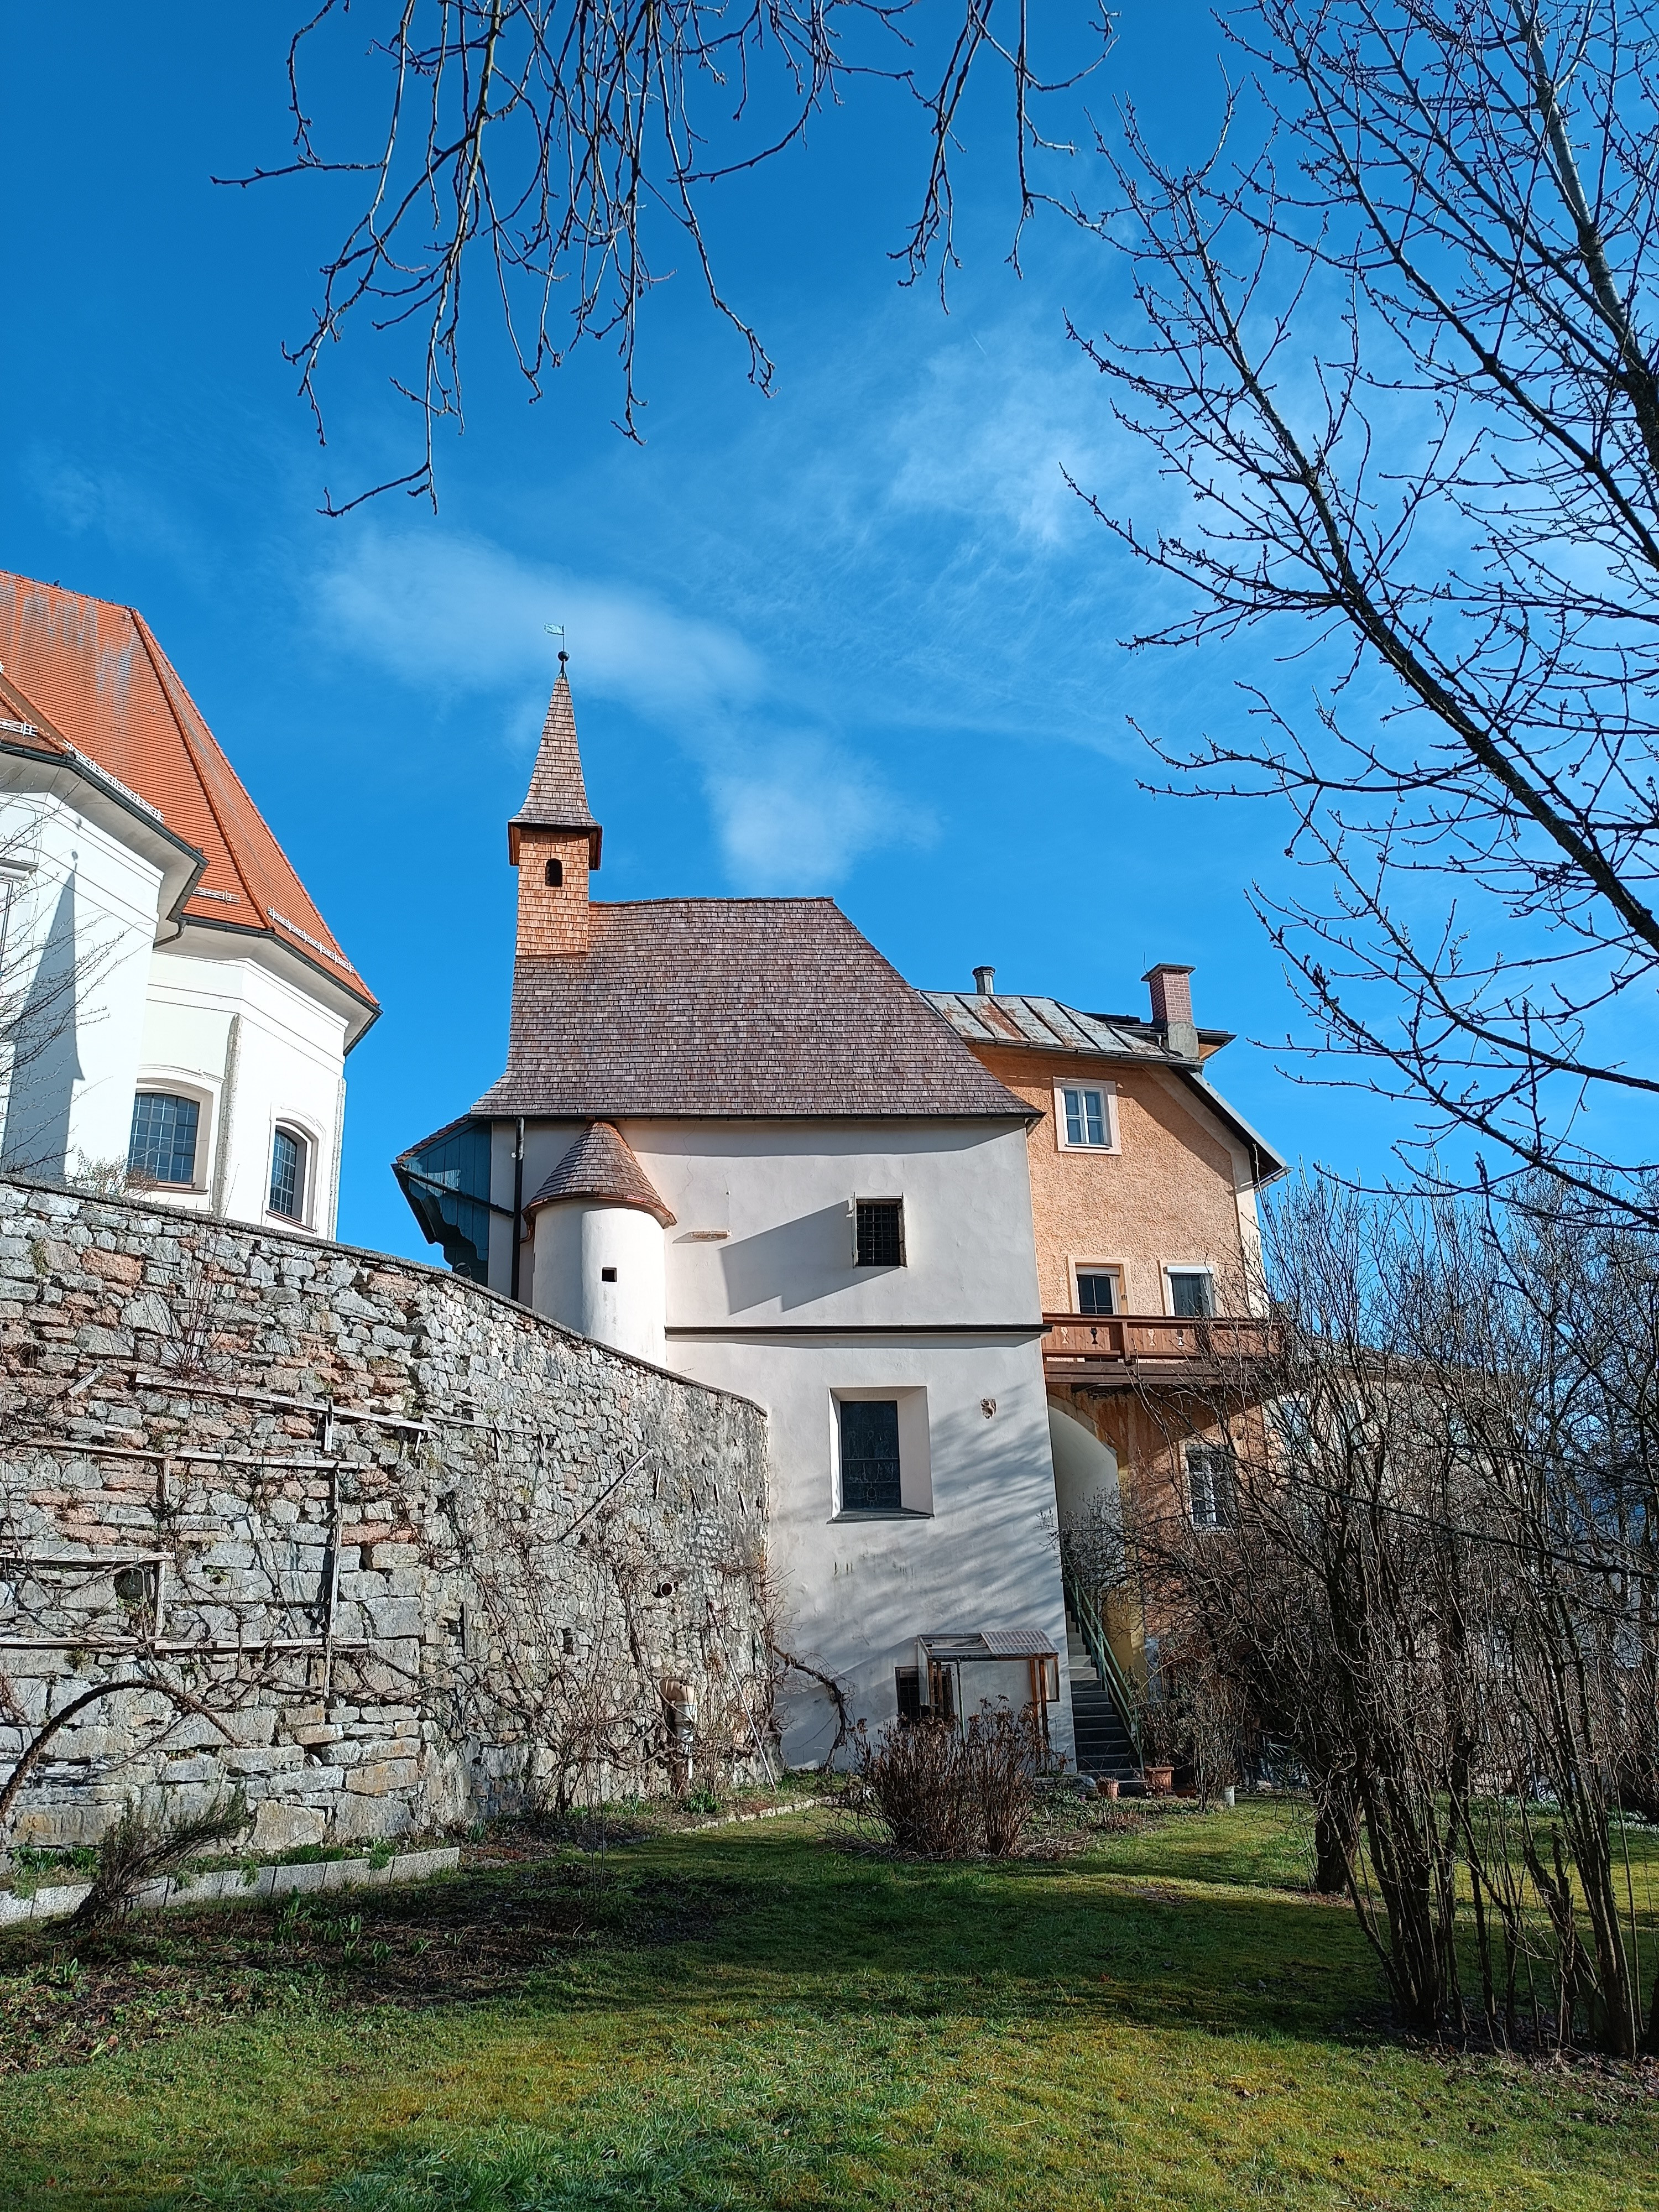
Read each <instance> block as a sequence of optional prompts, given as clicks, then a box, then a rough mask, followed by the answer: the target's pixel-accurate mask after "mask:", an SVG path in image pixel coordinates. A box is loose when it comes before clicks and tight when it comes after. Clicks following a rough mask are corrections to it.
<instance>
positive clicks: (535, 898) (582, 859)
mask: <svg viewBox="0 0 1659 2212" xmlns="http://www.w3.org/2000/svg"><path fill="white" fill-rule="evenodd" d="M564 658H565V657H564V655H563V653H561V654H560V655H559V675H558V681H557V682H556V684H554V686H553V696H552V697H551V698H550V700H549V701H548V702H547V720H546V721H545V722H544V724H543V725H542V742H541V747H540V750H538V753H537V755H536V766H535V769H534V772H533V773H532V775H531V778H530V789H529V790H528V791H527V792H526V794H525V802H524V805H522V806H521V807H520V809H519V811H518V812H517V813H516V814H515V815H514V816H513V819H512V820H511V821H510V822H509V823H507V859H508V860H510V861H511V862H512V863H513V866H514V867H515V868H516V869H517V870H518V872H519V945H518V957H519V958H520V960H525V959H532V960H533V959H548V958H554V959H556V958H558V957H560V956H561V955H567V956H568V955H570V954H573V953H583V952H586V950H587V933H588V916H587V878H588V877H589V875H590V874H591V873H592V872H593V870H594V869H596V868H597V867H598V866H599V845H600V842H601V840H602V838H603V836H604V834H605V833H604V831H603V830H602V829H600V827H599V823H597V822H596V821H595V820H594V819H593V817H592V814H591V812H590V811H588V805H587V787H586V784H585V783H584V782H583V781H582V757H581V754H580V750H578V747H577V744H576V714H575V709H574V707H573V706H572V705H571V702H570V682H569V678H568V677H567V676H566V674H565V672H564Z"/></svg>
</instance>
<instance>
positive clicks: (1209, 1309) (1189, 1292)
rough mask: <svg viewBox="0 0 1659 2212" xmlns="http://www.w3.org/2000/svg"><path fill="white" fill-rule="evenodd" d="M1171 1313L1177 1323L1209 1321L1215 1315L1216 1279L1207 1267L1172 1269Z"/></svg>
mask: <svg viewBox="0 0 1659 2212" xmlns="http://www.w3.org/2000/svg"><path fill="white" fill-rule="evenodd" d="M1170 1312H1171V1313H1172V1314H1173V1315H1174V1316H1176V1320H1177V1321H1208V1320H1210V1319H1211V1318H1212V1316H1213V1315H1214V1313H1215V1278H1214V1276H1213V1275H1212V1274H1211V1273H1210V1271H1209V1269H1208V1268H1207V1267H1171V1268H1170Z"/></svg>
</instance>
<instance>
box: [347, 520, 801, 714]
mask: <svg viewBox="0 0 1659 2212" xmlns="http://www.w3.org/2000/svg"><path fill="white" fill-rule="evenodd" d="M316 593H317V611H318V614H319V617H320V619H321V621H322V623H323V624H324V626H325V629H326V630H327V631H328V632H329V634H330V635H331V636H332V637H333V638H334V639H335V640H336V641H337V642H339V643H341V644H343V645H347V646H349V647H352V648H353V649H354V650H356V652H358V653H362V654H364V655H366V656H367V657H368V658H369V659H373V660H375V661H376V662H378V663H379V665H380V666H382V667H383V668H385V669H386V670H387V671H388V672H389V673H391V674H392V675H394V676H397V677H398V678H401V679H402V680H404V682H407V683H433V682H436V683H439V684H444V685H446V686H453V688H455V689H457V690H473V691H501V690H508V689H516V688H518V687H520V686H521V685H522V684H525V683H526V681H528V680H529V679H531V678H538V679H540V678H544V677H547V678H550V676H551V673H552V670H553V665H554V655H555V653H556V650H557V641H556V639H554V638H551V637H550V636H549V635H548V634H547V625H548V624H549V623H563V624H564V626H565V629H566V633H567V638H568V645H569V649H570V653H571V656H572V660H573V664H574V665H576V666H578V667H579V668H580V675H581V682H582V684H583V687H584V689H586V690H588V691H591V692H592V693H593V694H594V695H596V696H599V697H600V698H606V699H617V700H619V701H621V702H622V703H623V704H624V705H625V706H628V707H630V708H634V709H635V711H636V712H638V713H641V714H646V715H648V716H651V717H653V718H655V717H657V716H659V715H662V714H666V713H674V712H678V713H690V714H700V715H701V714H710V713H713V712H717V711H719V710H720V709H722V708H732V707H734V706H739V705H742V704H744V702H747V701H749V700H750V699H752V698H753V697H754V696H756V695H757V693H758V692H759V691H760V690H761V689H762V688H763V684H764V682H765V672H764V670H763V666H762V665H761V662H760V660H759V658H758V657H757V654H755V653H753V652H752V651H751V650H750V647H748V646H747V645H746V644H745V643H744V640H743V639H742V638H741V637H739V636H738V635H737V633H736V632H735V631H733V630H732V629H729V628H726V627H725V626H723V625H721V624H720V623H712V622H707V621H700V620H697V619H696V618H693V617H688V616H685V615H683V614H680V613H678V611H675V610H674V609H673V608H671V607H670V606H667V605H665V604H664V602H663V601H662V600H660V599H656V598H653V596H652V595H651V594H649V593H648V592H641V591H637V590H635V589H632V588H630V587H629V586H626V585H621V584H615V583H607V582H596V581H594V580H590V579H585V578H582V577H579V576H574V575H572V574H570V573H569V572H568V570H565V569H563V568H559V567H557V566H556V565H555V564H554V563H552V562H546V563H544V562H534V561H529V560H526V559H524V558H523V557H522V556H520V555H517V554H514V553H511V552H508V551H507V550H505V549H504V548H503V547H501V546H499V545H495V544H491V543H490V542H489V540H487V539H485V538H475V537H468V536H462V535H459V534H458V533H455V532H436V531H412V530H411V531H396V532H393V531H383V530H375V529H373V528H369V529H365V530H364V531H362V532H361V533H360V534H359V536H358V537H357V538H356V542H355V543H354V544H351V545H350V546H349V549H348V550H345V551H343V553H342V555H341V556H340V558H339V559H338V560H337V562H334V563H333V564H332V565H331V567H329V568H325V570H324V571H323V573H322V574H321V575H320V576H319V579H318V581H317V586H316Z"/></svg>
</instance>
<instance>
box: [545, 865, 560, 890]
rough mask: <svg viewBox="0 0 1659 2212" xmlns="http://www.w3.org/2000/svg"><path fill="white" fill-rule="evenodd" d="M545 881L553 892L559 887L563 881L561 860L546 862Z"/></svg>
mask: <svg viewBox="0 0 1659 2212" xmlns="http://www.w3.org/2000/svg"><path fill="white" fill-rule="evenodd" d="M547 880H548V882H549V884H550V885H551V886H552V888H553V889H554V890H557V889H558V888H559V885H560V884H562V882H563V881H564V862H563V861H562V860H550V861H549V862H548V864H547Z"/></svg>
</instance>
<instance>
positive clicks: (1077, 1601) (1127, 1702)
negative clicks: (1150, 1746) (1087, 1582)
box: [1062, 1575, 1146, 1766]
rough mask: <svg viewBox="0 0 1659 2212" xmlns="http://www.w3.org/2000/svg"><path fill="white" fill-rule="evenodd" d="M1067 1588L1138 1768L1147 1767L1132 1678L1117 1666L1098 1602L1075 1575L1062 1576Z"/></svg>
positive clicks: (1079, 1625) (1070, 1603) (1069, 1600)
mask: <svg viewBox="0 0 1659 2212" xmlns="http://www.w3.org/2000/svg"><path fill="white" fill-rule="evenodd" d="M1062 1579H1063V1581H1064V1583H1065V1588H1066V1605H1067V1606H1068V1607H1069V1608H1070V1610H1071V1612H1072V1613H1073V1616H1074V1618H1075V1619H1076V1621H1077V1625H1078V1628H1079V1632H1080V1633H1081V1635H1082V1638H1083V1641H1084V1643H1085V1645H1086V1646H1087V1647H1088V1652H1089V1656H1090V1658H1091V1660H1092V1661H1093V1662H1094V1668H1095V1672H1096V1674H1098V1675H1099V1677H1100V1679H1101V1680H1102V1682H1103V1683H1104V1685H1105V1686H1106V1691H1107V1694H1108V1695H1109V1697H1110V1699H1111V1700H1112V1703H1113V1704H1114V1705H1115V1706H1116V1707H1117V1710H1118V1717H1119V1718H1120V1719H1121V1721H1122V1723H1123V1725H1124V1727H1125V1728H1126V1729H1127V1730H1128V1733H1129V1741H1130V1742H1131V1743H1132V1744H1133V1747H1134V1754H1135V1765H1137V1766H1144V1765H1145V1764H1146V1761H1145V1760H1144V1759H1142V1757H1141V1755H1140V1719H1139V1715H1138V1714H1137V1712H1136V1711H1135V1701H1134V1692H1133V1690H1132V1689H1131V1688H1130V1686H1129V1678H1128V1676H1127V1674H1125V1673H1124V1671H1123V1669H1122V1668H1121V1667H1120V1666H1119V1665H1118V1663H1117V1657H1116V1655H1115V1652H1114V1651H1113V1650H1112V1647H1111V1645H1110V1644H1109V1643H1108V1642H1107V1640H1106V1631H1105V1628H1104V1626H1103V1625H1102V1622H1101V1618H1100V1614H1099V1612H1098V1610H1097V1607H1096V1605H1095V1601H1094V1600H1093V1598H1092V1597H1091V1596H1090V1595H1089V1593H1088V1591H1087V1590H1085V1589H1084V1587H1083V1585H1082V1584H1081V1583H1079V1581H1078V1580H1077V1579H1076V1577H1074V1576H1072V1575H1066V1576H1064V1577H1062Z"/></svg>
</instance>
